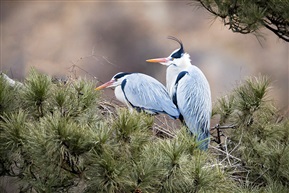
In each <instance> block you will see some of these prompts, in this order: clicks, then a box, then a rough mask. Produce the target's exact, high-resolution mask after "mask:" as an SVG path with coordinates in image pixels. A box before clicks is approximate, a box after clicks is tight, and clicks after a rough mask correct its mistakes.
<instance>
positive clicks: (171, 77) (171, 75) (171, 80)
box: [166, 53, 192, 97]
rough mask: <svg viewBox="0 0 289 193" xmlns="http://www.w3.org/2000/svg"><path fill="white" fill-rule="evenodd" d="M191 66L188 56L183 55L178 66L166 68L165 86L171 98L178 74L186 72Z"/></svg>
mask: <svg viewBox="0 0 289 193" xmlns="http://www.w3.org/2000/svg"><path fill="white" fill-rule="evenodd" d="M191 65H192V64H191V60H190V55H189V54H187V53H185V55H184V56H183V57H182V60H181V61H179V64H178V65H170V66H169V67H168V68H167V73H166V86H167V89H168V92H169V94H170V96H171V97H172V96H173V92H174V89H173V88H174V85H175V82H176V79H177V77H178V75H179V73H180V72H182V71H184V70H186V69H187V68H188V67H190V66H191Z"/></svg>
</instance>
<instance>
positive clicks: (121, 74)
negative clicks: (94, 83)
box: [113, 72, 131, 80]
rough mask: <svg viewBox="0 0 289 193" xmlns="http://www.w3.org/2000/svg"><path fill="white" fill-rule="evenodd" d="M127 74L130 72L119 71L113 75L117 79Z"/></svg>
mask: <svg viewBox="0 0 289 193" xmlns="http://www.w3.org/2000/svg"><path fill="white" fill-rule="evenodd" d="M128 74H131V73H128V72H119V73H117V74H116V75H114V76H113V78H114V79H116V80H117V79H119V78H122V77H124V76H125V75H128Z"/></svg>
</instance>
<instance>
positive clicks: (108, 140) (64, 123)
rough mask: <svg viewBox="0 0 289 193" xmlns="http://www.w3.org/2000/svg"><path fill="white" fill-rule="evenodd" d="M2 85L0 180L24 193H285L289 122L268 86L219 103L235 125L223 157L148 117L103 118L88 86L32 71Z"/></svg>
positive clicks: (122, 112) (219, 111)
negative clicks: (16, 83) (165, 131)
mask: <svg viewBox="0 0 289 193" xmlns="http://www.w3.org/2000/svg"><path fill="white" fill-rule="evenodd" d="M0 80H1V79H0ZM0 83H1V84H0V88H1V89H3V90H4V91H5V92H6V93H7V95H9V97H8V96H4V95H3V100H2V99H1V97H0V102H1V103H2V102H3V103H4V102H6V100H9V102H10V103H11V104H9V105H8V106H6V107H5V108H3V112H2V113H1V120H0V174H1V176H2V177H4V176H6V177H7V176H10V177H14V178H15V179H17V181H18V188H19V191H21V192H112V193H122V192H186V193H187V192H192V193H197V192H200V193H201V192H220V193H226V192H286V190H288V184H289V183H288V182H289V180H288V179H289V173H288V171H289V164H288V159H289V149H288V142H289V141H288V140H289V122H288V120H287V119H284V120H281V119H279V117H278V113H277V109H276V108H275V107H274V106H273V104H272V103H271V101H270V100H269V96H268V94H267V93H268V87H269V80H268V79H267V78H264V77H260V78H252V79H248V80H247V81H245V82H244V83H243V84H241V85H240V86H238V87H237V88H236V89H235V90H233V92H232V93H230V94H228V95H227V96H226V97H224V98H221V99H220V100H219V102H218V104H217V105H215V108H214V112H215V115H218V116H219V117H220V124H221V125H224V124H234V125H235V128H234V129H232V130H228V131H226V132H224V135H226V136H229V137H227V138H226V139H225V142H226V143H225V142H221V143H220V144H219V145H220V147H221V150H220V149H219V150H218V151H217V152H219V151H220V152H225V154H222V153H221V154H220V153H216V152H215V151H214V150H215V149H210V150H209V151H201V150H199V149H198V145H199V144H198V142H197V141H196V140H195V138H194V137H192V136H191V135H190V134H189V133H188V132H187V130H186V128H181V129H179V130H178V131H176V135H175V136H174V137H173V138H165V137H164V136H163V137H162V138H159V137H157V136H156V135H154V132H153V129H152V127H153V126H154V117H152V116H150V115H148V114H145V113H138V112H136V111H133V112H130V111H128V110H127V109H121V108H119V109H117V111H116V113H104V114H101V113H100V112H99V111H98V109H99V108H98V107H99V93H98V92H97V91H95V90H94V83H93V82H90V81H86V80H69V81H68V82H67V83H63V82H58V83H53V82H51V79H50V78H49V77H47V76H45V75H43V74H39V73H38V72H36V71H35V70H33V71H32V72H31V73H30V75H29V77H28V78H27V79H26V80H25V81H24V84H23V87H22V88H13V87H11V86H9V85H6V84H7V82H5V81H3V82H0ZM3 90H1V91H0V96H1V92H2V93H4V91H3ZM10 96H12V97H13V98H12V99H9V98H10ZM16 106H17V107H18V108H17V109H13V108H12V107H16ZM212 145H213V144H212Z"/></svg>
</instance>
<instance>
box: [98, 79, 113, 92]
mask: <svg viewBox="0 0 289 193" xmlns="http://www.w3.org/2000/svg"><path fill="white" fill-rule="evenodd" d="M113 83H114V80H110V81H108V82H106V83H104V84H102V85H100V86H99V87H97V88H95V90H101V89H104V88H107V87H109V86H111V85H112V84H113Z"/></svg>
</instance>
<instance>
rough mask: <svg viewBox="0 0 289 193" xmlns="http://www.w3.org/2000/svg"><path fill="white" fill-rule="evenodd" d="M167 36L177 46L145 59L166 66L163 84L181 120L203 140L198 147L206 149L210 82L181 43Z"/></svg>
mask: <svg viewBox="0 0 289 193" xmlns="http://www.w3.org/2000/svg"><path fill="white" fill-rule="evenodd" d="M170 39H172V40H175V41H177V42H178V43H179V44H180V48H179V49H177V50H175V51H173V52H172V54H171V55H170V56H169V57H167V58H157V59H150V60H147V62H159V63H161V64H163V65H166V66H167V72H166V86H167V89H168V92H169V95H170V97H171V98H172V100H173V102H174V103H175V104H176V106H177V107H178V109H179V111H180V119H181V120H183V121H184V122H185V124H186V126H187V127H188V128H189V130H190V131H191V133H192V134H194V135H195V136H196V137H197V139H198V141H202V144H201V145H200V149H207V148H208V144H209V137H210V133H209V129H210V117H211V111H212V105H211V91H210V86H209V83H208V81H207V79H206V77H205V75H204V74H203V72H202V71H201V70H200V69H199V68H198V67H196V66H194V65H192V64H191V62H190V61H191V60H190V55H189V54H187V53H185V51H184V47H183V44H182V42H181V41H180V40H178V39H176V38H173V37H170Z"/></svg>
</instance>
